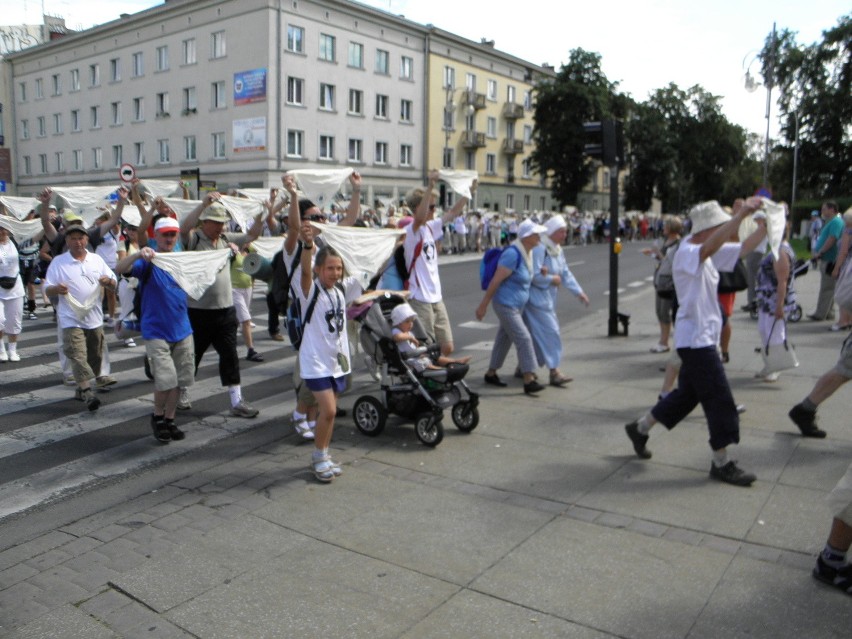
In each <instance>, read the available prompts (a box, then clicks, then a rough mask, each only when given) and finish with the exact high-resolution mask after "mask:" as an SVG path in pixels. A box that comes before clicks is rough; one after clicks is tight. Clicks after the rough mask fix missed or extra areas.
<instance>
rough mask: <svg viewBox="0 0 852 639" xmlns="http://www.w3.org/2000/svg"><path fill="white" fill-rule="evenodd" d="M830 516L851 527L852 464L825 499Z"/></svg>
mask: <svg viewBox="0 0 852 639" xmlns="http://www.w3.org/2000/svg"><path fill="white" fill-rule="evenodd" d="M826 500H827V501H828V507H829V508H830V509H831V512H832V514H833V515H834V516H835V517H836V518H837V519H839V520H841V521H842V522H843V523H845V524H846V525H848V526H852V464H849V468H848V469H847V470H846V474H845V475H843V477H841V478H840V481H839V482H837V485H836V486H835V487H834V489H833V490H832V491H831V492H830V493H828V496H827V497H826Z"/></svg>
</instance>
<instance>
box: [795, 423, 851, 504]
mask: <svg viewBox="0 0 852 639" xmlns="http://www.w3.org/2000/svg"><path fill="white" fill-rule="evenodd" d="M794 437H795V436H794ZM798 439H800V443H799V445H798V446H797V447H796V450H795V452H794V453H793V455H792V457H791V458H790V461H789V462H788V463H787V465H786V466H785V468H784V471H783V472H782V473H781V477H780V480H779V481H780V482H781V483H783V484H788V485H793V486H801V487H802V488H812V489H814V490H820V491H828V490H831V488H832V487H833V486H834V485H835V484H836V483H837V482H838V481H839V480H840V478H841V477H843V475H844V474H845V473H846V469H847V468H849V460H850V459H852V442H845V441H837V440H836V439H834V438H833V437H831V436H829V438H828V439H822V440H818V439H802V438H798Z"/></svg>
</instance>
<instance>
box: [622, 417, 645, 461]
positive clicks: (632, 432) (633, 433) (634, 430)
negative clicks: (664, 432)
mask: <svg viewBox="0 0 852 639" xmlns="http://www.w3.org/2000/svg"><path fill="white" fill-rule="evenodd" d="M624 431H625V432H626V433H627V436H628V437H629V438H630V441H631V442H633V450H634V451H636V455H637V457H639V459H651V451H650V450H648V449H647V448H645V444H647V443H648V439H649V437H648V436H647V435H643V434H642V433H640V432H639V422H630V423H629V424H627V425H625V426H624Z"/></svg>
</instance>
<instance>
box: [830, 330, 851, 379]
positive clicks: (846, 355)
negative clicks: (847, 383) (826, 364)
mask: <svg viewBox="0 0 852 639" xmlns="http://www.w3.org/2000/svg"><path fill="white" fill-rule="evenodd" d="M834 372H835V373H837V374H838V375H843V377H847V378H852V335H850V336H849V337H847V338H846V339H845V340H843V346H841V347H840V359H838V360H837V364H835V365H834Z"/></svg>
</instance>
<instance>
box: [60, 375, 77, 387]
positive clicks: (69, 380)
mask: <svg viewBox="0 0 852 639" xmlns="http://www.w3.org/2000/svg"><path fill="white" fill-rule="evenodd" d="M62 383H63V384H65V385H66V386H76V385H77V380H75V379H74V376H73V375H69V376H67V377H63V378H62Z"/></svg>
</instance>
